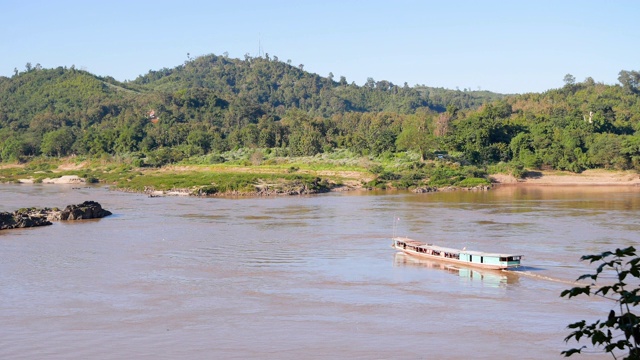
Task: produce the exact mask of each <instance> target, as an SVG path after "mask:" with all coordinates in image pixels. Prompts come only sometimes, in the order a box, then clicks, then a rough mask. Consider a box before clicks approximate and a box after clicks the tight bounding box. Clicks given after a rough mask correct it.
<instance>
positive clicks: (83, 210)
mask: <svg viewBox="0 0 640 360" xmlns="http://www.w3.org/2000/svg"><path fill="white" fill-rule="evenodd" d="M109 215H111V212H110V211H108V210H105V209H103V208H102V206H101V205H100V204H99V203H97V202H95V201H85V202H83V203H82V204H78V205H68V206H67V207H66V208H64V210H62V211H60V220H83V219H98V218H103V217H105V216H109Z"/></svg>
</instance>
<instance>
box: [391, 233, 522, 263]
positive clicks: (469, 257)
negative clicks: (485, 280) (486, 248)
mask: <svg viewBox="0 0 640 360" xmlns="http://www.w3.org/2000/svg"><path fill="white" fill-rule="evenodd" d="M391 247H393V248H394V249H396V250H399V251H402V252H403V253H405V254H407V255H411V256H415V257H418V258H423V259H429V260H436V261H441V262H446V263H451V264H459V265H463V266H473V267H477V268H483V269H492V270H505V269H511V268H516V267H518V266H520V258H521V257H522V256H521V255H511V254H495V253H484V252H478V251H465V250H457V249H450V248H443V247H438V246H434V245H431V244H426V243H421V242H418V241H416V240H412V239H408V238H394V239H393V244H392V245H391Z"/></svg>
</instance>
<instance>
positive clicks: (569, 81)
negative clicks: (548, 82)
mask: <svg viewBox="0 0 640 360" xmlns="http://www.w3.org/2000/svg"><path fill="white" fill-rule="evenodd" d="M562 81H564V84H565V86H573V85H575V83H576V77H575V76H573V75H571V74H567V75H565V76H564V79H562Z"/></svg>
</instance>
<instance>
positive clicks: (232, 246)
mask: <svg viewBox="0 0 640 360" xmlns="http://www.w3.org/2000/svg"><path fill="white" fill-rule="evenodd" d="M84 200H95V201H98V202H100V203H101V204H102V205H103V207H104V208H106V209H108V210H110V211H112V212H113V213H114V215H113V216H110V217H107V218H104V219H100V220H88V221H84V222H73V223H70V222H69V223H55V224H54V225H52V226H48V227H41V228H33V229H20V230H6V231H1V232H0V359H327V358H330V359H468V358H472V359H496V358H505V359H512V358H520V359H551V358H560V351H562V350H565V349H567V348H568V347H570V346H574V345H575V344H570V346H569V345H567V344H565V343H564V341H563V338H564V337H565V336H566V335H567V334H568V330H567V329H566V325H567V324H569V323H571V322H574V321H577V320H581V319H587V320H593V319H596V318H599V317H604V316H605V315H606V314H607V313H608V311H609V309H611V308H612V306H613V304H611V303H609V302H606V301H604V300H598V299H588V298H584V299H580V298H578V299H575V300H566V299H564V298H560V296H559V295H560V292H561V291H562V290H564V289H567V288H569V287H571V286H572V281H573V280H574V279H576V278H577V277H578V276H579V275H581V274H583V273H585V272H588V271H589V270H590V269H591V268H590V267H589V266H588V265H587V264H584V263H581V262H580V261H579V258H580V256H581V255H584V254H591V253H599V252H601V251H604V250H611V249H614V248H616V247H623V246H629V245H637V244H638V243H639V241H638V239H639V238H640V237H639V236H638V234H640V221H638V218H639V215H640V188H638V187H603V186H601V187H560V188H552V187H536V186H522V187H513V186H503V187H499V188H497V189H493V190H491V191H488V192H462V191H461V192H448V193H434V194H420V195H417V194H411V193H386V194H384V193H373V192H349V193H334V194H326V195H319V196H311V197H278V198H248V199H219V198H207V199H202V198H184V197H163V198H148V197H145V196H143V195H140V194H128V193H121V192H113V191H108V190H107V189H105V188H100V187H98V188H82V189H74V188H72V187H71V186H65V185H0V211H12V210H15V209H18V208H21V207H28V206H38V207H44V206H48V207H53V206H58V207H63V206H66V205H68V204H75V203H79V202H82V201H84ZM397 218H399V219H400V221H399V222H398V226H397V227H395V228H394V226H393V223H394V221H393V220H394V219H397ZM393 232H396V233H397V234H398V235H407V236H409V237H413V238H415V239H418V240H424V241H429V242H433V243H436V244H439V245H443V246H448V247H458V248H462V247H467V248H468V249H474V250H482V251H494V252H508V253H516V254H524V256H525V257H524V259H523V264H524V267H523V268H522V269H520V270H519V271H514V272H499V271H487V270H474V269H470V268H460V267H457V268H456V267H451V266H445V265H443V264H440V263H435V262H429V261H424V260H422V261H418V260H416V259H414V258H411V257H407V256H404V255H402V254H398V253H396V252H395V251H394V250H392V249H391V248H390V244H391V240H390V237H391V236H392V234H393ZM589 358H607V357H605V356H603V355H595V356H591V357H589Z"/></svg>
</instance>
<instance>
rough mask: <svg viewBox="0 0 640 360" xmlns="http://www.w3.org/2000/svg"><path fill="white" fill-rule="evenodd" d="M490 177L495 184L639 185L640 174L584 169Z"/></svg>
mask: <svg viewBox="0 0 640 360" xmlns="http://www.w3.org/2000/svg"><path fill="white" fill-rule="evenodd" d="M490 179H491V181H492V182H493V183H496V184H525V185H527V184H530V185H549V186H552V185H559V186H561V185H609V186H613V185H626V186H640V174H638V173H637V172H635V171H609V170H601V169H597V170H585V171H583V172H582V173H579V174H576V173H572V172H567V171H530V172H528V173H527V175H526V176H525V177H524V178H523V179H516V178H515V177H513V176H511V175H503V174H495V175H491V176H490Z"/></svg>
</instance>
